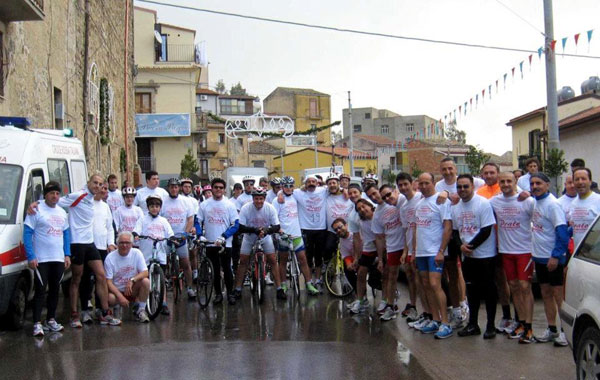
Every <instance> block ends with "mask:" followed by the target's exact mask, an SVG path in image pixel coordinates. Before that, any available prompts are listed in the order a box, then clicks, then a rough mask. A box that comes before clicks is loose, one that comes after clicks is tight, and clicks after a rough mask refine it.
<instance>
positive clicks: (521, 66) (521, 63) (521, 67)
mask: <svg viewBox="0 0 600 380" xmlns="http://www.w3.org/2000/svg"><path fill="white" fill-rule="evenodd" d="M519 70H521V79H523V61H521V62H519Z"/></svg>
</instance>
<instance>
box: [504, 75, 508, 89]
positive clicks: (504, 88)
mask: <svg viewBox="0 0 600 380" xmlns="http://www.w3.org/2000/svg"><path fill="white" fill-rule="evenodd" d="M507 76H508V74H507V73H504V89H505V90H506V77H507Z"/></svg>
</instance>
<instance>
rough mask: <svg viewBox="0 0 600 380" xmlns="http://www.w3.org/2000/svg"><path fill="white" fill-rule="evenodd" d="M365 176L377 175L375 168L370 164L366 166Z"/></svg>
mask: <svg viewBox="0 0 600 380" xmlns="http://www.w3.org/2000/svg"><path fill="white" fill-rule="evenodd" d="M367 174H377V167H376V166H375V165H372V164H367Z"/></svg>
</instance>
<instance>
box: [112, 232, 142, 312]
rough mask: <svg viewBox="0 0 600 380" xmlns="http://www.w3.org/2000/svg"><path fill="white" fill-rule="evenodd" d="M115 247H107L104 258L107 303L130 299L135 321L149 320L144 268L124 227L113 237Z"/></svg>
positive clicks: (128, 300)
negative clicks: (109, 249)
mask: <svg viewBox="0 0 600 380" xmlns="http://www.w3.org/2000/svg"><path fill="white" fill-rule="evenodd" d="M117 243H118V249H117V250H114V251H111V252H110V253H109V254H108V255H107V256H106V260H104V269H105V270H106V281H107V283H108V292H109V294H108V303H109V304H110V305H111V306H116V305H119V306H121V307H127V306H129V303H130V302H134V306H133V312H134V314H135V316H136V318H137V320H138V321H139V322H142V323H147V322H150V318H148V314H147V313H146V300H147V299H148V293H149V292H150V280H149V279H148V268H147V267H146V261H145V260H144V255H143V254H142V252H141V251H140V250H139V249H137V248H133V235H132V234H131V232H128V231H124V232H121V233H120V234H119V236H118V237H117Z"/></svg>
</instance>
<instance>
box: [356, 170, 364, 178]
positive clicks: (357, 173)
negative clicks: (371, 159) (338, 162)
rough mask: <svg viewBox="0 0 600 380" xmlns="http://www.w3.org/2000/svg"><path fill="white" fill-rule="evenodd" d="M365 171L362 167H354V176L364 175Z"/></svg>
mask: <svg viewBox="0 0 600 380" xmlns="http://www.w3.org/2000/svg"><path fill="white" fill-rule="evenodd" d="M363 173H364V171H363V170H362V169H354V176H355V177H362V176H363Z"/></svg>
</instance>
